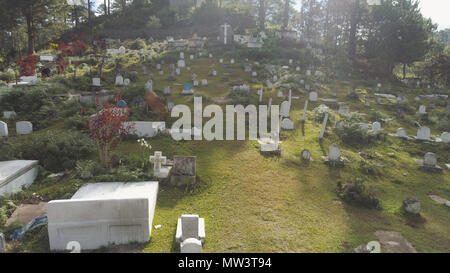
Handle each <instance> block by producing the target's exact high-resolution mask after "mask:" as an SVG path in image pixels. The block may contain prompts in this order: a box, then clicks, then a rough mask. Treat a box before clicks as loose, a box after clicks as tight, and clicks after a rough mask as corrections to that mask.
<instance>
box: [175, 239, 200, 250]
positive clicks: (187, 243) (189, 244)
mask: <svg viewBox="0 0 450 273" xmlns="http://www.w3.org/2000/svg"><path fill="white" fill-rule="evenodd" d="M180 252H181V253H202V242H201V241H200V240H198V239H196V238H188V239H186V240H184V241H183V242H181V244H180Z"/></svg>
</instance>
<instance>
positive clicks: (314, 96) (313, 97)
mask: <svg viewBox="0 0 450 273" xmlns="http://www.w3.org/2000/svg"><path fill="white" fill-rule="evenodd" d="M317 98H318V94H317V92H314V91H313V92H310V93H309V100H310V101H317Z"/></svg>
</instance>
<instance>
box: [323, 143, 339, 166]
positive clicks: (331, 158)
mask: <svg viewBox="0 0 450 273" xmlns="http://www.w3.org/2000/svg"><path fill="white" fill-rule="evenodd" d="M327 163H328V164H329V165H330V166H336V165H341V164H342V161H341V149H339V147H338V146H337V145H336V144H332V145H331V146H330V147H329V148H328V159H327Z"/></svg>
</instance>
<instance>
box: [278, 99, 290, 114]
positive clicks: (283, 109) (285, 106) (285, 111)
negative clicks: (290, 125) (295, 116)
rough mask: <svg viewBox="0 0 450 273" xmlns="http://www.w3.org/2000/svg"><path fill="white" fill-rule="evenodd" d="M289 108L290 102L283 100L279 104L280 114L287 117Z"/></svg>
mask: <svg viewBox="0 0 450 273" xmlns="http://www.w3.org/2000/svg"><path fill="white" fill-rule="evenodd" d="M290 108H291V104H290V103H289V101H283V102H282V103H281V106H280V116H282V117H289V112H290V110H291V109H290Z"/></svg>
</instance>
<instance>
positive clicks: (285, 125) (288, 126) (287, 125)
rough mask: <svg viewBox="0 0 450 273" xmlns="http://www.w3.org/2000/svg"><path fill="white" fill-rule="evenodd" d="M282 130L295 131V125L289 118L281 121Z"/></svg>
mask: <svg viewBox="0 0 450 273" xmlns="http://www.w3.org/2000/svg"><path fill="white" fill-rule="evenodd" d="M281 128H282V129H284V130H294V123H293V122H292V121H291V120H290V119H289V118H285V119H283V120H282V121H281Z"/></svg>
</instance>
